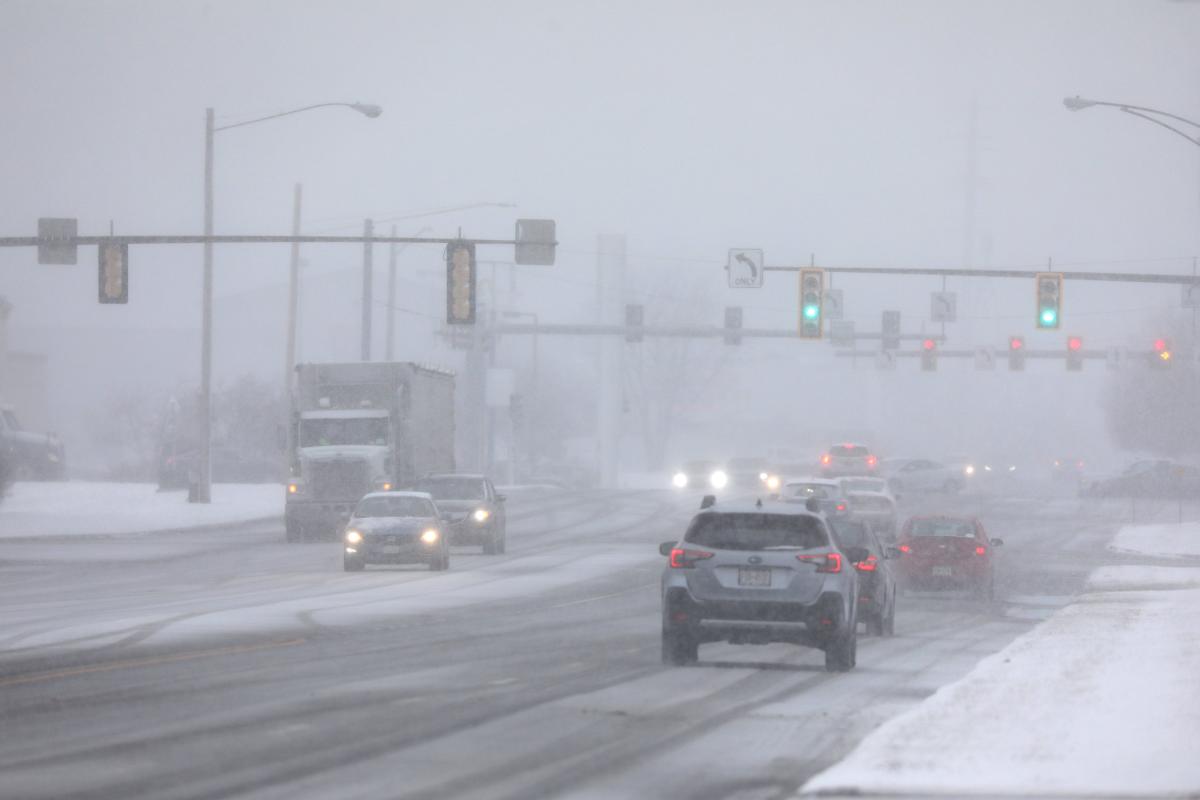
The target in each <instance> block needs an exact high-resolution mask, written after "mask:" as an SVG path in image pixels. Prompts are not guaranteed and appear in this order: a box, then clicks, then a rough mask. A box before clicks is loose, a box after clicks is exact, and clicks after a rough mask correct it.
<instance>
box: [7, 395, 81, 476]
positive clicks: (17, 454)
mask: <svg viewBox="0 0 1200 800" xmlns="http://www.w3.org/2000/svg"><path fill="white" fill-rule="evenodd" d="M0 448H2V449H3V450H4V456H5V462H6V465H7V469H8V471H9V474H10V475H11V476H12V479H13V480H17V481H31V480H38V481H58V480H62V479H63V478H65V477H66V471H67V455H66V448H65V447H64V446H63V443H62V440H61V439H59V438H58V436H56V435H54V434H53V433H34V432H33V431H27V430H25V429H24V428H22V427H21V423H20V422H18V421H17V415H16V413H15V412H14V411H13V410H12V409H11V408H9V407H7V406H0Z"/></svg>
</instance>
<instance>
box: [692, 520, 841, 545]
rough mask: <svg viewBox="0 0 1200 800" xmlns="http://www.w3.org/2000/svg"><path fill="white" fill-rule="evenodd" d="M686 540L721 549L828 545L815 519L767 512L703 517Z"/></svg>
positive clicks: (822, 528)
mask: <svg viewBox="0 0 1200 800" xmlns="http://www.w3.org/2000/svg"><path fill="white" fill-rule="evenodd" d="M683 539H684V541H685V542H689V543H691V544H695V545H699V546H701V547H714V548H717V549H718V550H767V549H772V548H799V549H809V548H813V547H823V546H825V545H827V544H828V543H829V540H828V538H827V537H826V535H825V529H824V527H823V526H822V525H821V523H820V521H819V520H818V519H816V518H815V517H805V516H799V515H791V514H767V513H747V514H732V513H731V514H725V513H721V514H700V515H699V516H697V517H696V518H695V519H694V520H692V524H691V525H690V526H689V527H688V530H687V533H686V534H685V535H684V537H683Z"/></svg>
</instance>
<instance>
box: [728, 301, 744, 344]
mask: <svg viewBox="0 0 1200 800" xmlns="http://www.w3.org/2000/svg"><path fill="white" fill-rule="evenodd" d="M741 343H742V307H741V306H726V307H725V344H741Z"/></svg>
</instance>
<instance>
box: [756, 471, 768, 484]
mask: <svg viewBox="0 0 1200 800" xmlns="http://www.w3.org/2000/svg"><path fill="white" fill-rule="evenodd" d="M769 477H771V476H770V475H768V474H767V473H765V472H760V473H758V479H759V480H760V481H762V482H763V483H766V482H767V478H769Z"/></svg>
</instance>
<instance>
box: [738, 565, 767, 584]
mask: <svg viewBox="0 0 1200 800" xmlns="http://www.w3.org/2000/svg"><path fill="white" fill-rule="evenodd" d="M770 585H771V570H769V569H755V568H753V567H738V586H770Z"/></svg>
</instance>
